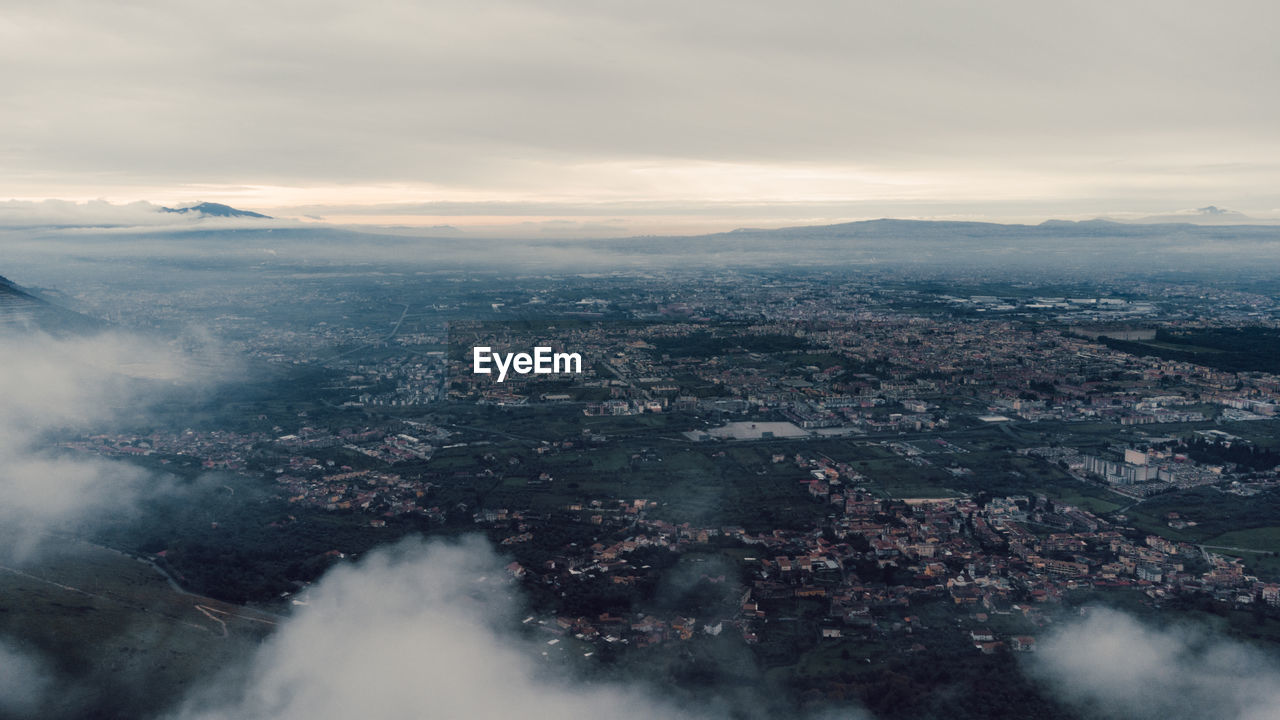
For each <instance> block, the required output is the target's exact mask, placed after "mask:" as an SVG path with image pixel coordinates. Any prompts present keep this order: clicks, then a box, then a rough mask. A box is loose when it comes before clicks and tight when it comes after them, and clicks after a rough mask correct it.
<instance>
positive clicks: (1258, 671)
mask: <svg viewBox="0 0 1280 720" xmlns="http://www.w3.org/2000/svg"><path fill="white" fill-rule="evenodd" d="M1029 670H1030V672H1031V674H1032V675H1033V676H1034V677H1036V678H1037V679H1038V680H1040V681H1041V682H1042V683H1044V684H1045V685H1046V686H1047V687H1048V688H1050V689H1051V690H1052V691H1053V692H1054V694H1055V695H1057V696H1058V697H1060V698H1061V699H1063V700H1064V701H1065V702H1067V703H1068V704H1071V705H1074V706H1076V707H1078V708H1081V709H1084V710H1086V711H1088V712H1091V713H1094V714H1096V715H1098V716H1101V717H1107V718H1135V719H1136V718H1144V719H1145V718H1151V719H1153V720H1154V719H1156V718H1160V719H1163V720H1181V719H1182V718H1186V719H1187V720H1191V719H1193V718H1195V719H1201V718H1217V719H1219V720H1268V719H1269V720H1274V719H1275V718H1277V717H1280V666H1278V665H1277V662H1276V659H1275V656H1274V654H1268V653H1264V652H1263V651H1262V650H1261V649H1259V648H1256V647H1253V646H1250V645H1246V644H1244V643H1241V642H1239V641H1234V640H1229V639H1226V638H1223V637H1222V636H1219V635H1215V634H1213V633H1211V632H1209V631H1208V630H1207V629H1205V628H1203V627H1200V626H1194V625H1191V624H1174V625H1164V626H1160V627H1157V626H1154V625H1151V624H1148V623H1147V622H1143V621H1139V620H1136V619H1134V618H1133V617H1131V616H1129V615H1126V614H1124V613H1121V612H1118V611H1115V610H1109V609H1101V608H1097V609H1092V610H1091V611H1089V613H1088V615H1087V617H1086V618H1085V619H1083V620H1080V621H1078V622H1075V623H1071V624H1069V625H1067V626H1066V627H1063V628H1062V629H1060V630H1059V631H1057V632H1056V633H1055V634H1054V635H1053V636H1052V637H1050V638H1049V639H1048V640H1047V641H1046V642H1044V643H1042V645H1041V648H1040V652H1039V653H1037V655H1036V657H1035V660H1034V661H1033V662H1031V663H1030V665H1029Z"/></svg>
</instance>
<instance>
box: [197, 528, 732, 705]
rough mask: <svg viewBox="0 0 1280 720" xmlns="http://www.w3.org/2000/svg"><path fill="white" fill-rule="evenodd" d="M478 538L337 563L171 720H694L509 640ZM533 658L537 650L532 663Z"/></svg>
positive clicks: (532, 644)
mask: <svg viewBox="0 0 1280 720" xmlns="http://www.w3.org/2000/svg"><path fill="white" fill-rule="evenodd" d="M505 562H506V561H505V560H503V559H501V558H499V557H498V556H497V555H496V554H495V553H494V552H493V550H492V548H491V547H490V546H489V545H488V544H487V543H486V542H485V541H484V540H482V539H480V538H477V537H471V538H466V539H463V540H462V541H461V542H457V543H446V542H443V541H433V542H425V541H422V540H420V539H410V540H406V541H403V542H401V543H399V544H397V545H395V546H392V547H387V548H383V549H380V550H378V551H376V552H374V553H371V554H370V555H369V556H367V557H365V558H364V559H363V560H361V561H360V562H359V563H358V564H349V565H341V566H338V567H336V568H334V569H333V570H330V571H329V573H328V574H326V575H325V577H324V578H323V579H322V580H321V581H320V582H319V583H318V584H317V585H316V586H315V587H314V588H312V590H311V591H310V592H309V604H308V605H306V606H304V607H301V608H299V609H298V612H297V613H296V614H295V615H294V616H293V617H292V618H291V619H290V620H289V621H288V622H287V623H285V624H284V625H283V626H282V627H281V628H280V629H279V630H278V631H277V633H276V634H275V635H274V636H273V637H272V638H271V639H270V640H268V641H267V644H266V645H265V646H264V647H263V648H262V649H261V650H260V652H259V653H258V655H257V656H256V658H255V659H254V660H253V662H252V664H251V665H250V667H249V668H247V670H246V671H244V672H242V673H238V679H237V680H235V681H230V682H226V683H221V684H215V685H213V686H211V687H209V688H206V689H205V690H204V691H203V692H200V693H197V694H196V695H195V696H193V697H192V699H191V700H189V701H188V703H187V704H186V706H185V707H184V708H183V709H182V710H181V711H180V712H179V713H178V715H177V717H178V718H181V720H219V719H222V718H236V719H237V720H256V719H265V718H273V719H279V720H293V719H295V718H297V719H303V718H305V719H306V720H326V719H329V718H333V719H334V720H338V719H342V720H346V719H347V718H353V717H370V718H397V717H433V718H460V719H461V718H466V719H468V720H471V719H475V720H487V719H490V718H492V719H494V720H498V719H501V720H506V719H508V718H514V717H519V718H530V719H531V720H587V719H588V718H591V719H595V718H602V717H607V718H617V719H618V720H650V719H651V718H654V717H664V718H668V717H669V718H708V717H722V716H723V714H722V713H720V712H717V710H716V709H714V708H711V707H702V708H682V707H677V706H675V705H674V704H673V703H672V702H671V701H670V700H669V699H664V698H662V697H660V696H659V695H658V694H656V693H654V692H652V691H651V690H647V689H645V688H641V687H638V686H636V687H625V686H620V685H614V684H605V683H592V684H586V683H584V682H582V681H575V680H571V679H570V677H571V675H572V673H570V672H568V671H567V670H566V667H565V665H564V664H563V661H562V660H561V659H560V657H559V656H560V655H561V654H562V653H570V652H574V650H569V649H565V648H568V647H571V646H572V645H573V643H574V641H573V640H572V639H571V638H566V639H564V640H563V641H562V642H560V643H557V644H556V645H547V644H546V640H547V637H550V636H547V637H539V638H538V639H537V640H532V639H522V638H521V637H518V636H517V635H516V634H514V633H513V632H512V631H511V630H510V629H509V628H511V627H520V623H519V615H518V614H517V613H518V612H519V611H520V610H521V604H522V603H521V599H520V597H519V594H518V593H519V591H518V589H517V587H516V586H515V585H514V584H512V583H510V582H509V580H508V579H507V578H508V575H507V574H506V573H505V571H504V568H503V566H504V563H505ZM543 652H546V653H547V655H545V656H544V655H543Z"/></svg>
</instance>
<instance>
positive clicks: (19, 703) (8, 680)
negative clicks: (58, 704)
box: [0, 640, 50, 717]
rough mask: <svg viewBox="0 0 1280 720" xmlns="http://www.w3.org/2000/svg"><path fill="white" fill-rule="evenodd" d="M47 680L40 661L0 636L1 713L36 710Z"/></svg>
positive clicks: (21, 714) (46, 672)
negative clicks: (0, 638) (12, 645)
mask: <svg viewBox="0 0 1280 720" xmlns="http://www.w3.org/2000/svg"><path fill="white" fill-rule="evenodd" d="M49 684H50V681H49V670H48V668H46V667H45V666H44V664H43V663H41V662H40V661H38V660H36V659H35V658H33V657H32V656H31V655H28V654H26V653H23V652H20V651H19V650H17V649H16V648H14V647H11V646H10V645H9V644H8V643H6V642H4V641H2V640H0V717H6V716H9V715H12V716H14V717H22V716H24V715H27V714H29V713H31V712H33V711H35V710H36V709H37V708H38V707H39V706H40V703H41V701H42V699H43V698H44V697H45V696H46V693H47V692H48V690H49Z"/></svg>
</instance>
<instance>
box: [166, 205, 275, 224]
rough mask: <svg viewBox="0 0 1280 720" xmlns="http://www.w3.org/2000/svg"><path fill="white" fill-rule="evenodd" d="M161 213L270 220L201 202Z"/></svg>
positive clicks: (244, 211) (168, 209)
mask: <svg viewBox="0 0 1280 720" xmlns="http://www.w3.org/2000/svg"><path fill="white" fill-rule="evenodd" d="M160 211H161V212H167V213H199V214H200V215H201V216H202V217H233V218H234V217H247V218H263V219H264V220H270V219H271V216H270V215H263V214H262V213H256V212H253V211H251V210H237V209H236V208H233V207H231V206H230V205H223V204H222V203H211V202H202V203H199V204H197V205H192V206H190V207H182V208H160Z"/></svg>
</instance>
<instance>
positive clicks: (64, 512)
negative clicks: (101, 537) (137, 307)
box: [0, 331, 191, 554]
mask: <svg viewBox="0 0 1280 720" xmlns="http://www.w3.org/2000/svg"><path fill="white" fill-rule="evenodd" d="M0 368H3V371H0V397H3V398H4V402H3V404H0V524H3V525H5V526H6V527H21V528H23V529H24V530H26V531H27V532H26V533H24V544H23V545H22V546H21V547H16V548H11V550H14V551H16V552H17V553H18V554H22V553H23V552H25V551H29V550H31V549H32V543H35V542H36V541H37V540H38V539H39V532H40V531H42V530H44V529H47V528H49V527H50V526H51V525H55V524H65V523H68V522H88V521H91V519H92V518H93V517H96V516H108V515H110V514H111V513H113V512H116V511H118V510H120V509H122V508H124V507H127V506H129V505H130V504H131V503H132V502H134V501H135V499H136V497H137V493H138V492H139V491H141V490H142V489H144V488H145V487H148V486H152V485H154V483H155V482H156V481H155V479H154V478H152V477H151V476H150V475H149V474H148V473H146V472H144V471H142V470H140V469H139V468H137V467H136V466H133V465H130V464H127V463H123V462H115V461H110V460H105V459H101V458H98V457H95V456H81V455H72V454H68V453H60V452H56V451H55V450H53V449H50V448H49V447H47V441H48V435H47V434H48V433H49V432H50V431H53V430H59V429H67V428H72V429H88V428H94V427H102V426H103V425H105V424H107V423H110V422H111V421H113V420H115V419H117V418H119V417H120V416H122V415H125V414H128V415H130V416H133V415H134V414H136V413H137V412H138V411H139V409H140V407H139V406H140V405H142V404H144V403H145V400H146V398H147V388H149V387H154V383H157V382H161V383H173V382H177V381H183V382H187V381H190V380H191V378H189V377H188V371H187V365H186V364H185V363H184V362H183V360H182V358H181V356H180V355H179V354H178V353H175V352H174V351H172V350H170V349H169V348H168V347H166V346H164V345H161V344H159V343H157V342H155V341H152V340H150V339H147V338H142V337H138V336H134V335H129V334H124V333H117V332H104V333H101V334H98V335H94V336H90V337H66V338H55V337H51V336H49V335H45V334H42V333H28V332H13V331H0Z"/></svg>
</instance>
